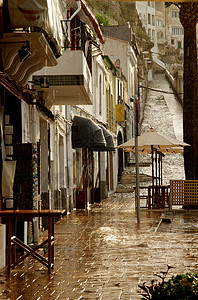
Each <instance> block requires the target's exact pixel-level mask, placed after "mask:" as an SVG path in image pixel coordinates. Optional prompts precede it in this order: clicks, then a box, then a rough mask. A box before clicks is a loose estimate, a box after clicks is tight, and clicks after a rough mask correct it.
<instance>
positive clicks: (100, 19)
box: [96, 14, 109, 26]
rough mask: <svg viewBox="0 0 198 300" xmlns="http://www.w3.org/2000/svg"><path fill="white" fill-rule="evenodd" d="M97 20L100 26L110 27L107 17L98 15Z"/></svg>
mask: <svg viewBox="0 0 198 300" xmlns="http://www.w3.org/2000/svg"><path fill="white" fill-rule="evenodd" d="M96 20H97V21H98V23H99V25H104V26H109V19H108V18H107V17H106V16H102V15H100V14H97V15H96Z"/></svg>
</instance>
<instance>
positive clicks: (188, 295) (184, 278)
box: [139, 266, 198, 300]
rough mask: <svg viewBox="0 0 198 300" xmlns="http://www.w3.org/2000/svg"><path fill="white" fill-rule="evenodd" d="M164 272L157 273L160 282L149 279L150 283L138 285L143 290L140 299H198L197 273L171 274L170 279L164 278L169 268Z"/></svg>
mask: <svg viewBox="0 0 198 300" xmlns="http://www.w3.org/2000/svg"><path fill="white" fill-rule="evenodd" d="M171 268H172V267H170V266H168V268H167V271H166V272H161V274H162V275H157V274H155V275H156V276H158V277H159V278H160V279H161V282H158V281H157V282H155V280H152V281H151V285H150V286H147V285H146V283H143V285H139V287H140V288H141V290H143V292H142V293H141V295H142V298H141V299H142V300H146V299H151V300H196V299H198V274H192V273H186V274H181V275H176V276H172V278H171V279H169V280H165V279H166V276H167V274H168V271H169V269H171Z"/></svg>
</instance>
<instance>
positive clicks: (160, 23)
mask: <svg viewBox="0 0 198 300" xmlns="http://www.w3.org/2000/svg"><path fill="white" fill-rule="evenodd" d="M156 25H157V26H159V27H162V21H161V20H158V19H157V20H156Z"/></svg>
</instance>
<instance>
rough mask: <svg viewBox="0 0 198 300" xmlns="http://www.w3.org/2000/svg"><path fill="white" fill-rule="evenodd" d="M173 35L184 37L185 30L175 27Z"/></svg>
mask: <svg viewBox="0 0 198 300" xmlns="http://www.w3.org/2000/svg"><path fill="white" fill-rule="evenodd" d="M172 34H173V35H182V34H184V30H183V28H177V27H173V28H172Z"/></svg>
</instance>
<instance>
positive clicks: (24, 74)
mask: <svg viewBox="0 0 198 300" xmlns="http://www.w3.org/2000/svg"><path fill="white" fill-rule="evenodd" d="M27 43H28V45H29V49H26V50H25V51H23V52H24V53H22V56H20V55H19V53H20V52H19V50H20V49H22V47H26V45H27ZM0 49H1V55H2V64H3V67H4V71H5V72H6V73H7V74H9V75H10V76H12V78H13V79H14V80H16V81H17V82H18V83H19V84H20V85H25V84H26V83H27V82H28V80H29V79H30V76H31V75H32V74H33V73H34V72H36V71H38V70H40V69H42V68H43V67H44V66H46V65H47V66H56V64H57V60H56V57H55V55H54V53H53V51H52V49H51V47H50V46H49V43H48V41H47V40H46V38H45V36H44V34H43V33H41V32H32V33H27V32H20V33H17V32H13V33H4V34H3V36H2V38H1V39H0Z"/></svg>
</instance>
